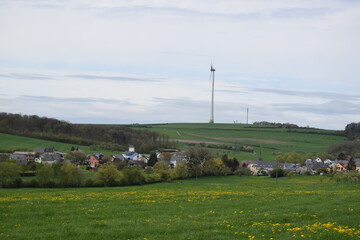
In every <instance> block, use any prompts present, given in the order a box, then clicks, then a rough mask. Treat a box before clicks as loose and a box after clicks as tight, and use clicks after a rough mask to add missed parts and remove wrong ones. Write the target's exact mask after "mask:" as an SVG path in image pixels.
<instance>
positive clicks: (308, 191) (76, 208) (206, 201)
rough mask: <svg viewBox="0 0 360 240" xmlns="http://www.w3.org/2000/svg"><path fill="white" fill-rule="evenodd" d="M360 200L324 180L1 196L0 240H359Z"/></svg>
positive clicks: (201, 182) (1, 192) (240, 180)
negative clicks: (359, 201) (359, 202)
mask: <svg viewBox="0 0 360 240" xmlns="http://www.w3.org/2000/svg"><path fill="white" fill-rule="evenodd" d="M359 198H360V190H359V188H358V186H357V185H344V184H336V183H334V182H330V181H329V178H327V177H323V176H307V177H291V178H281V179H279V180H278V184H276V180H275V179H270V178H266V177H236V176H230V177H207V178H201V179H198V180H195V179H189V180H181V181H175V182H172V183H159V184H152V185H144V186H132V187H114V188H80V189H70V188H69V189H0V202H1V204H0V219H1V224H0V239H137V240H144V239H147V240H152V239H173V240H175V239H281V240H286V239H331V240H334V239H359V238H360V225H359V224H360V205H359V204H358V199H359Z"/></svg>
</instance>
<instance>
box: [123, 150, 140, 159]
mask: <svg viewBox="0 0 360 240" xmlns="http://www.w3.org/2000/svg"><path fill="white" fill-rule="evenodd" d="M122 155H123V157H124V158H125V159H127V160H137V158H138V153H137V152H130V151H126V152H124V153H123V154H122Z"/></svg>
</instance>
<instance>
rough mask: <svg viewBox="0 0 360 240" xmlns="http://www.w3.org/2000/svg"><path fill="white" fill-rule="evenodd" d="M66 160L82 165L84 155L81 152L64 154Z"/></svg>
mask: <svg viewBox="0 0 360 240" xmlns="http://www.w3.org/2000/svg"><path fill="white" fill-rule="evenodd" d="M66 159H68V160H72V161H74V162H77V163H81V164H83V163H84V162H85V159H86V154H85V153H84V152H83V151H75V150H74V151H70V152H68V153H67V154H66Z"/></svg>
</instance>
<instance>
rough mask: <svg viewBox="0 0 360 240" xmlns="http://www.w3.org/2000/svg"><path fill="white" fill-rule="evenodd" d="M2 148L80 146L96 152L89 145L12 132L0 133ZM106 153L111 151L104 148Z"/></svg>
mask: <svg viewBox="0 0 360 240" xmlns="http://www.w3.org/2000/svg"><path fill="white" fill-rule="evenodd" d="M0 143H1V145H0V149H1V150H14V149H18V148H21V149H28V150H29V151H33V150H34V149H35V148H37V147H54V148H56V149H57V150H58V151H60V152H68V151H70V149H71V147H73V146H74V147H78V148H79V149H80V150H83V151H84V152H86V153H90V152H94V150H91V149H90V147H89V146H80V145H74V144H69V143H61V142H54V141H47V140H42V139H36V138H28V137H21V136H15V135H10V134H4V133H0ZM102 152H103V153H104V154H108V153H110V152H109V151H106V150H103V151H102Z"/></svg>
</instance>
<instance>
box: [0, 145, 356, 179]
mask: <svg viewBox="0 0 360 240" xmlns="http://www.w3.org/2000/svg"><path fill="white" fill-rule="evenodd" d="M153 154H154V155H155V156H151V155H149V154H141V153H138V152H136V149H135V147H134V146H133V145H130V146H129V149H128V150H127V151H124V152H122V153H119V154H114V155H104V154H102V153H91V154H87V155H84V159H81V160H80V161H74V160H70V159H68V158H67V154H66V153H64V152H59V151H57V150H56V149H55V148H44V147H38V148H35V149H34V151H33V152H25V151H15V152H13V153H12V154H4V153H3V154H2V156H3V158H4V156H5V158H8V159H11V160H14V161H16V163H17V164H19V165H21V166H27V167H28V169H36V164H42V165H45V164H46V165H52V164H63V163H65V162H68V163H71V164H73V165H75V166H77V167H79V168H80V167H81V168H82V169H83V170H87V171H94V172H95V171H97V169H98V168H101V166H102V165H104V164H105V163H108V162H111V163H113V164H114V165H115V166H119V165H122V166H136V167H138V168H140V169H146V168H148V167H152V166H154V164H155V163H156V162H157V161H160V162H164V163H165V165H167V166H168V167H169V168H176V166H177V165H178V163H179V162H183V163H187V162H188V160H189V158H188V156H187V152H186V151H180V150H177V149H159V150H158V151H156V152H154V153H153ZM151 158H155V160H154V159H153V160H152V163H150V161H151V160H150V159H151ZM353 162H354V165H355V167H356V170H357V171H359V172H360V159H354V160H353ZM348 165H349V160H343V159H337V160H331V159H324V160H323V159H320V158H319V157H317V158H316V159H307V160H305V161H304V162H303V163H301V164H299V163H279V162H266V161H263V160H262V159H261V158H260V159H259V160H242V161H239V164H238V166H237V168H243V169H245V168H246V169H248V170H249V171H250V172H249V173H251V175H254V176H268V175H269V174H270V172H271V171H273V170H274V169H282V170H285V171H287V172H289V173H292V174H297V175H314V174H320V175H323V174H326V173H335V172H343V173H346V172H348V171H349V170H348V169H349V168H348ZM25 169H26V167H25Z"/></svg>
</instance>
